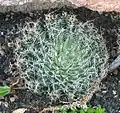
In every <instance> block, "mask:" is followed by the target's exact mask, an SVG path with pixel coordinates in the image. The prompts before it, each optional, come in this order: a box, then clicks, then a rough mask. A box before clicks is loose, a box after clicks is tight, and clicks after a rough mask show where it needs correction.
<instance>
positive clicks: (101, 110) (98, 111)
mask: <svg viewBox="0 0 120 113" xmlns="http://www.w3.org/2000/svg"><path fill="white" fill-rule="evenodd" d="M95 113H105V109H104V108H101V106H99V107H98V108H96V112H95Z"/></svg>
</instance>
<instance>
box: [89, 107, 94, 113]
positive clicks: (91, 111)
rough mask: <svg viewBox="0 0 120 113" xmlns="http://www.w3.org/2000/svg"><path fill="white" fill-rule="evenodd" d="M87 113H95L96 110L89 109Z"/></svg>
mask: <svg viewBox="0 0 120 113" xmlns="http://www.w3.org/2000/svg"><path fill="white" fill-rule="evenodd" d="M87 113H95V109H94V108H90V107H89V108H88V109H87Z"/></svg>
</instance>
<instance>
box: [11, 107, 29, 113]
mask: <svg viewBox="0 0 120 113" xmlns="http://www.w3.org/2000/svg"><path fill="white" fill-rule="evenodd" d="M26 110H27V109H26V108H19V109H17V110H14V111H13V112H12V113H25V111H26Z"/></svg>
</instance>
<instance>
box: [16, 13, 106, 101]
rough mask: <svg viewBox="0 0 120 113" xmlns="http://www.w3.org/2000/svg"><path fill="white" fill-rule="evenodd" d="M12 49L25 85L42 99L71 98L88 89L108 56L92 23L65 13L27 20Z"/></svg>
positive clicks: (85, 92) (79, 95)
mask: <svg viewBox="0 0 120 113" xmlns="http://www.w3.org/2000/svg"><path fill="white" fill-rule="evenodd" d="M15 53H16V58H17V64H18V66H19V69H20V71H21V73H22V74H21V76H22V77H23V78H24V79H25V83H26V87H27V88H29V89H30V90H32V91H34V92H37V93H38V94H39V95H40V96H41V98H43V99H44V98H45V97H46V98H50V99H51V100H58V99H59V100H64V101H72V102H73V101H77V100H79V99H81V98H82V97H83V96H84V95H86V94H87V93H88V91H89V88H90V87H91V84H92V83H93V81H95V80H98V79H99V78H100V77H101V75H102V74H101V73H103V72H104V70H105V69H106V64H107V58H108V56H107V50H106V46H105V42H104V40H103V38H102V36H101V35H99V34H98V33H97V30H96V29H95V28H94V26H93V24H91V23H89V22H86V23H82V22H79V21H77V19H76V18H75V16H73V15H68V14H67V13H62V14H60V15H59V14H56V15H45V19H44V21H37V22H36V23H28V25H27V26H26V28H24V30H23V37H22V38H21V40H20V43H19V47H18V48H16V51H15ZM102 76H103V75H102Z"/></svg>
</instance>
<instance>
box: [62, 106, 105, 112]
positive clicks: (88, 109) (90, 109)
mask: <svg viewBox="0 0 120 113" xmlns="http://www.w3.org/2000/svg"><path fill="white" fill-rule="evenodd" d="M60 113H105V109H104V108H102V107H101V106H99V107H97V108H92V107H88V108H87V109H84V108H71V109H65V108H64V109H61V110H60Z"/></svg>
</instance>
